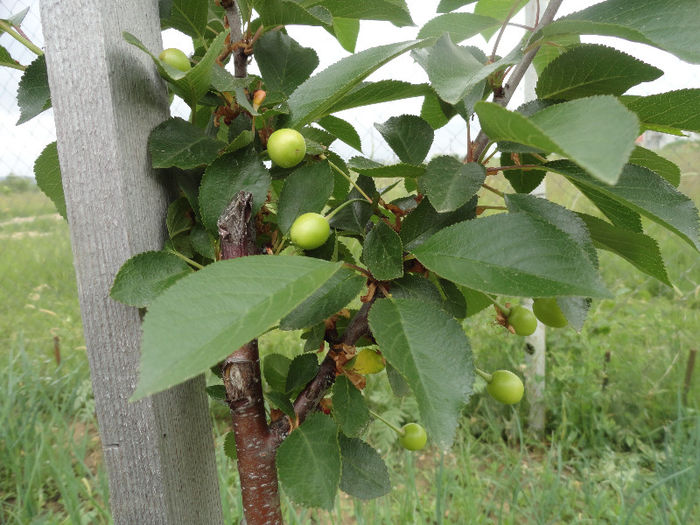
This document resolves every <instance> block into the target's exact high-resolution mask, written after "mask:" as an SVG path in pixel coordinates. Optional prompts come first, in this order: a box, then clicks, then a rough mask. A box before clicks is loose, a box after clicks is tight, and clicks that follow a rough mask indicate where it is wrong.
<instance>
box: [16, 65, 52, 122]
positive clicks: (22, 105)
mask: <svg viewBox="0 0 700 525" xmlns="http://www.w3.org/2000/svg"><path fill="white" fill-rule="evenodd" d="M17 105H18V106H19V120H18V121H17V124H16V125H17V126H19V125H20V124H24V123H25V122H27V121H28V120H31V119H33V118H34V117H36V116H37V115H38V114H39V113H41V112H43V111H44V110H46V109H49V108H50V107H51V92H50V91H49V76H48V73H47V72H46V56H45V55H39V56H38V57H36V58H35V59H34V61H33V62H32V63H31V64H29V65H28V66H27V69H25V70H24V73H22V78H21V79H20V81H19V87H18V88H17Z"/></svg>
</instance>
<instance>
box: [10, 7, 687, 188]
mask: <svg viewBox="0 0 700 525" xmlns="http://www.w3.org/2000/svg"><path fill="white" fill-rule="evenodd" d="M406 3H407V5H408V7H409V10H410V12H411V16H412V18H413V20H414V22H415V23H416V26H415V27H404V28H397V27H395V26H393V25H392V24H390V23H388V22H373V21H363V22H362V24H361V29H360V35H359V38H358V43H357V47H356V51H361V50H363V49H367V48H370V47H374V46H378V45H382V44H387V43H391V42H399V41H403V40H411V39H413V38H415V37H416V34H417V32H418V30H419V29H420V27H421V26H423V25H424V24H425V23H426V22H427V21H428V20H430V19H431V18H433V17H434V16H435V9H436V7H437V5H438V1H437V0H407V2H406ZM544 3H545V1H544V0H542V1H541V4H542V5H544ZM596 3H599V1H598V0H564V2H563V4H562V7H561V8H560V10H559V13H558V16H561V15H564V14H568V13H571V12H574V11H578V10H581V9H583V8H585V7H588V6H590V5H593V4H596ZM26 6H29V7H30V9H29V13H28V15H27V17H26V18H25V24H23V30H24V31H25V32H26V33H27V35H28V36H29V37H30V38H31V39H32V40H33V41H34V42H35V43H36V44H37V45H39V46H42V45H43V38H42V36H41V25H40V21H39V2H38V0H2V2H0V18H5V17H7V16H9V15H10V14H12V13H15V12H17V11H20V10H21V9H24V8H25V7H26ZM472 7H473V6H472ZM462 10H464V11H469V10H470V6H466V7H465V8H462ZM514 22H516V23H521V24H523V23H524V22H525V13H524V11H523V12H521V13H520V14H519V15H518V17H517V18H515V19H514ZM288 32H289V34H290V35H291V36H292V37H293V38H294V39H295V40H297V41H298V42H299V43H300V44H301V45H303V46H305V47H313V48H314V49H315V50H316V52H317V53H318V55H319V61H320V64H319V67H318V68H317V70H316V71H321V70H322V69H325V68H326V67H328V66H329V65H330V64H332V63H334V62H336V61H338V60H340V59H341V58H343V57H345V56H348V54H349V53H348V52H346V51H345V50H343V49H342V47H341V46H340V45H339V44H338V42H337V41H336V40H335V39H334V38H333V37H332V36H330V35H329V34H328V33H327V32H326V31H325V30H323V29H321V28H316V27H308V26H303V27H302V26H291V27H289V28H288ZM522 35H523V30H521V29H519V28H509V29H508V30H507V31H506V32H505V34H504V38H503V39H502V41H501V44H500V46H499V52H500V53H506V52H507V51H510V49H512V48H513V47H514V46H515V45H516V44H517V42H518V41H519V40H520V38H521V37H522ZM494 40H495V37H494V38H492V40H491V41H490V42H488V43H486V42H485V41H484V39H483V38H482V37H481V36H476V37H474V38H472V39H470V40H468V41H466V42H464V43H463V45H465V44H470V45H476V46H478V47H481V48H482V49H485V50H488V51H490V50H491V49H492V47H493V41H494ZM582 40H583V41H584V42H595V43H602V44H605V45H609V46H613V47H616V48H618V49H620V50H622V51H624V52H626V53H629V54H631V55H633V56H636V57H637V58H639V59H641V60H643V61H645V62H647V63H649V64H651V65H654V66H656V67H658V68H660V69H662V70H663V71H664V72H665V74H664V75H663V76H662V77H660V78H659V79H657V80H655V81H653V82H647V83H644V84H641V85H639V86H635V87H634V88H632V89H631V90H630V91H629V93H631V94H637V95H649V94H653V93H661V92H664V91H670V90H674V89H681V88H698V87H700V65H691V64H687V63H685V62H683V61H681V60H679V59H677V58H676V57H674V56H673V55H671V54H669V53H666V52H664V51H661V50H658V49H656V48H653V47H650V46H647V45H644V44H634V43H630V42H627V41H623V40H620V39H616V38H607V37H594V36H590V37H588V36H584V37H582ZM16 44H17V43H16V42H15V41H14V40H13V39H12V38H11V37H10V36H8V35H7V34H3V35H0V45H2V46H5V47H6V48H8V49H9V50H10V51H11V53H12V55H13V56H14V57H15V58H17V59H19V60H20V62H22V63H24V64H27V63H29V62H30V61H31V60H32V58H33V55H32V54H31V53H30V52H28V51H26V50H24V49H23V48H22V47H21V46H19V45H16ZM163 47H164V48H166V47H178V48H180V49H182V50H183V51H185V52H186V53H190V52H191V51H192V45H191V40H190V39H189V38H188V37H186V36H185V35H182V34H181V33H179V32H177V31H175V30H172V29H171V30H167V31H165V32H164V33H163ZM251 71H252V72H254V71H255V68H254V67H253V68H252V69H251ZM20 76H21V72H19V71H16V70H10V69H7V68H0V152H1V154H0V177H2V176H4V175H7V174H8V173H10V172H14V173H16V174H19V175H31V174H32V168H31V166H32V165H33V162H34V159H36V157H37V156H38V155H39V153H40V152H41V151H42V149H43V148H44V147H45V145H46V144H48V143H49V142H51V141H53V140H55V131H54V128H53V114H52V111H51V110H49V111H46V112H44V113H43V114H42V115H40V116H39V117H36V118H35V119H33V120H31V121H29V122H27V123H25V124H22V125H21V126H15V123H16V122H17V119H18V118H19V110H18V108H17V105H16V101H15V97H16V91H17V83H18V82H19V78H20ZM386 78H394V79H398V80H405V81H409V82H412V83H420V82H425V81H427V77H426V75H425V73H424V71H423V70H422V69H421V68H420V67H419V66H418V65H417V64H415V63H414V62H413V60H412V59H411V58H410V56H409V55H404V56H401V57H399V58H398V59H396V60H394V61H392V62H390V63H389V64H387V65H385V66H384V67H382V68H381V69H379V70H378V71H376V72H375V73H373V74H372V75H371V76H370V77H369V80H379V79H386ZM525 97H526V93H525V91H524V89H522V87H521V89H520V90H519V92H518V93H516V96H515V97H514V99H513V101H512V102H511V104H510V107H511V108H514V107H517V105H519V104H520V103H522V102H523V101H524V100H525V99H526V98H525ZM528 98H529V97H528ZM176 100H177V99H176ZM421 103H422V98H415V99H408V100H403V101H398V102H391V103H385V104H378V105H374V106H369V107H368V108H363V109H354V110H349V111H346V112H341V113H338V116H339V117H341V118H345V119H346V120H348V121H350V122H351V123H352V124H353V125H355V127H356V129H357V130H358V133H359V134H360V137H361V138H362V144H363V154H364V155H365V156H368V157H373V158H378V159H381V160H391V158H392V156H393V154H392V153H391V151H390V150H389V149H388V147H387V146H386V144H385V143H384V142H383V139H382V138H381V136H380V135H379V134H378V132H377V131H376V130H375V129H374V124H375V123H381V122H384V121H385V120H387V119H388V118H389V117H391V116H397V115H401V114H419V113H420V106H421ZM186 111H187V110H186V107H185V106H184V103H180V104H177V102H176V105H175V106H174V107H173V114H175V115H180V116H184V117H186V116H187V114H186ZM332 149H334V150H336V151H337V152H338V153H339V154H341V155H342V156H344V157H346V158H347V157H350V156H353V155H357V154H358V152H357V151H355V150H354V149H352V148H350V147H349V146H345V145H343V144H342V143H340V144H338V145H337V146H336V145H333V146H332ZM465 149H466V126H465V124H464V121H462V120H461V119H460V118H459V117H455V118H454V119H453V120H452V121H451V122H450V123H449V124H448V125H447V126H445V127H444V128H442V129H440V130H438V131H437V132H436V136H435V141H434V143H433V148H432V149H431V152H430V153H429V156H431V155H435V154H448V153H461V152H464V151H465Z"/></svg>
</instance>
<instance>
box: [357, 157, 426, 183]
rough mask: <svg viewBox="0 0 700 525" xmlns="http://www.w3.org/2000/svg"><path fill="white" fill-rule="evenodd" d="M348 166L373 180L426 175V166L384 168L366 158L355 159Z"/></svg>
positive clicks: (406, 165) (391, 166)
mask: <svg viewBox="0 0 700 525" xmlns="http://www.w3.org/2000/svg"><path fill="white" fill-rule="evenodd" d="M348 166H350V168H351V169H352V170H353V171H354V172H356V173H361V174H362V175H365V176H367V177H372V178H375V179H376V178H390V179H394V178H398V177H410V178H416V177H420V176H421V175H423V173H425V166H413V165H411V164H403V163H402V164H392V165H390V166H384V165H382V164H380V163H378V162H375V161H373V160H370V159H366V158H364V157H353V158H351V159H350V161H349V162H348Z"/></svg>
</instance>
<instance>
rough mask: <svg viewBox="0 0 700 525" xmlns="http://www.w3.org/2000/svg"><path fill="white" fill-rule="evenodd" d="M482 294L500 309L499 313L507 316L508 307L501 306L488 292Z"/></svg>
mask: <svg viewBox="0 0 700 525" xmlns="http://www.w3.org/2000/svg"><path fill="white" fill-rule="evenodd" d="M484 295H485V296H486V298H487V299H488V300H489V301H491V302H492V303H493V304H495V305H496V307H497V308H498V309H499V310H500V311H501V313H502V314H503V315H505V316H506V317H508V314H510V308H506V307H505V306H503V305H502V304H501V303H499V302H498V301H496V299H494V298H493V297H491V296H490V295H489V294H484Z"/></svg>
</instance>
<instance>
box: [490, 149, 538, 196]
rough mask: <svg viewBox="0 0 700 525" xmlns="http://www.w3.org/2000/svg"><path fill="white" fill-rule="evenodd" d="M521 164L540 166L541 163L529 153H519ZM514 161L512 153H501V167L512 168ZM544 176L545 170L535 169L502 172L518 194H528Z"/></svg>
mask: <svg viewBox="0 0 700 525" xmlns="http://www.w3.org/2000/svg"><path fill="white" fill-rule="evenodd" d="M518 156H519V157H520V163H521V164H530V165H532V164H541V162H540V161H539V160H538V159H537V157H535V156H534V155H531V154H530V153H520V154H519V155H518ZM514 165H515V161H514V159H513V154H512V153H507V152H503V153H501V166H514ZM545 175H547V171H546V170H537V169H509V170H504V171H503V176H504V177H505V178H506V179H507V180H508V182H509V183H510V185H511V186H512V187H513V189H514V190H515V191H517V192H518V193H530V192H531V191H532V190H534V189H535V188H537V186H539V185H540V183H541V182H542V180H543V179H544V177H545Z"/></svg>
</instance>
